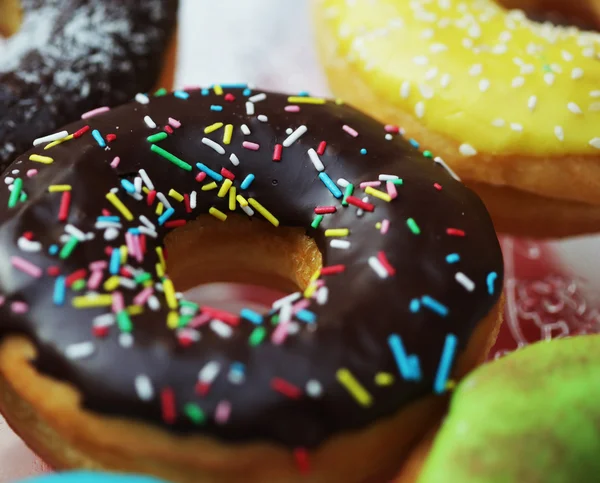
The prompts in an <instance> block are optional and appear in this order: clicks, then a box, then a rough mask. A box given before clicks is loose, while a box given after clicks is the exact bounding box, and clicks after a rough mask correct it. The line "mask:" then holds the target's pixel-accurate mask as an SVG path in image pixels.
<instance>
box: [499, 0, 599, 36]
mask: <svg viewBox="0 0 600 483" xmlns="http://www.w3.org/2000/svg"><path fill="white" fill-rule="evenodd" d="M496 1H497V2H498V3H499V4H501V5H502V6H503V7H506V8H509V9H519V10H522V11H523V12H524V13H525V15H527V17H528V18H529V19H530V20H533V21H535V22H540V23H544V22H550V23H552V24H553V25H559V26H564V27H577V28H579V29H582V30H594V31H600V6H597V5H594V4H593V2H591V1H584V0H581V1H580V0H578V1H575V2H568V1H564V0H496Z"/></svg>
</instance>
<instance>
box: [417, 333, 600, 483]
mask: <svg viewBox="0 0 600 483" xmlns="http://www.w3.org/2000/svg"><path fill="white" fill-rule="evenodd" d="M418 481H419V483H439V482H461V483H514V482H519V483H521V482H523V483H538V482H539V483H572V482H579V481H600V336H582V337H574V338H569V339H561V340H554V341H551V342H539V343H537V344H534V345H531V346H529V347H527V348H524V349H522V350H520V351H518V352H516V353H514V354H511V355H509V356H507V357H505V358H503V359H500V360H498V361H495V362H493V363H490V364H487V365H485V366H482V367H480V368H479V369H477V370H476V371H474V372H473V373H472V374H470V375H469V376H468V377H467V378H466V379H464V380H463V381H462V382H461V383H460V384H459V386H458V387H457V389H456V391H455V393H454V395H453V398H452V401H451V405H450V411H449V414H448V416H447V418H446V420H445V421H444V423H443V425H442V428H441V430H440V432H439V433H438V435H437V437H436V439H435V441H434V444H433V448H432V451H431V454H430V456H429V457H428V459H427V461H426V463H425V466H424V468H423V472H422V474H421V476H420V478H419V480H418Z"/></svg>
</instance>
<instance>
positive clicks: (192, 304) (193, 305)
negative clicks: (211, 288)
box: [179, 300, 200, 310]
mask: <svg viewBox="0 0 600 483" xmlns="http://www.w3.org/2000/svg"><path fill="white" fill-rule="evenodd" d="M179 305H181V306H182V307H191V308H192V309H194V310H198V309H199V308H200V306H199V305H198V304H197V303H196V302H192V301H190V300H180V301H179Z"/></svg>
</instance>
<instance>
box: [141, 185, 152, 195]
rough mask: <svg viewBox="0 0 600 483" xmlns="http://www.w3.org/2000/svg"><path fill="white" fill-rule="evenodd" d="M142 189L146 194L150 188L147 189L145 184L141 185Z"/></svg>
mask: <svg viewBox="0 0 600 483" xmlns="http://www.w3.org/2000/svg"><path fill="white" fill-rule="evenodd" d="M142 191H143V192H144V193H145V194H148V193H150V190H149V189H148V187H147V186H142Z"/></svg>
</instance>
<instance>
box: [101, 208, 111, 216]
mask: <svg viewBox="0 0 600 483" xmlns="http://www.w3.org/2000/svg"><path fill="white" fill-rule="evenodd" d="M102 216H111V215H110V211H109V210H107V209H106V208H102Z"/></svg>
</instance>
